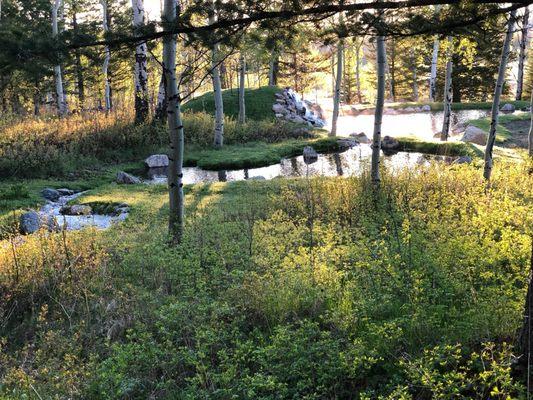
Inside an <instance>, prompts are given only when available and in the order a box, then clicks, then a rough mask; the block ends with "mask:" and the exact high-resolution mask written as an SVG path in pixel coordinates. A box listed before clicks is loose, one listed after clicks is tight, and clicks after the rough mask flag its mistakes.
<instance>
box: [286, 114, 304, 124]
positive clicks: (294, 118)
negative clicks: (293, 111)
mask: <svg viewBox="0 0 533 400" xmlns="http://www.w3.org/2000/svg"><path fill="white" fill-rule="evenodd" d="M289 121H291V122H294V123H297V124H305V122H306V121H305V119H303V118H302V117H300V116H299V115H291V117H290V119H289Z"/></svg>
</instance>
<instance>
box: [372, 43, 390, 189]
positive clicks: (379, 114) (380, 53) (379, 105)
mask: <svg viewBox="0 0 533 400" xmlns="http://www.w3.org/2000/svg"><path fill="white" fill-rule="evenodd" d="M376 40H377V64H378V65H377V75H378V88H377V89H378V92H377V97H376V111H375V112H374V134H373V136H372V162H371V170H370V175H371V178H372V182H373V183H374V185H376V186H378V185H379V183H380V180H381V178H380V174H379V164H380V162H379V161H380V160H379V159H380V155H381V154H380V152H381V121H382V119H383V104H384V102H385V64H386V62H387V55H386V52H385V38H384V37H383V36H378V37H377V39H376Z"/></svg>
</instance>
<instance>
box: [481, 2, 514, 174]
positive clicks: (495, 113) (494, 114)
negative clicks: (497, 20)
mask: <svg viewBox="0 0 533 400" xmlns="http://www.w3.org/2000/svg"><path fill="white" fill-rule="evenodd" d="M515 18H516V10H513V11H511V12H510V14H509V22H508V24H507V32H506V34H505V39H504V41H503V48H502V55H501V60H500V67H499V68H498V79H497V80H496V87H495V88H494V99H493V100H492V110H491V118H490V119H491V121H490V129H489V134H488V136H487V145H486V147H485V167H484V169H483V177H484V178H485V179H486V180H490V175H491V173H492V163H493V160H492V150H493V148H494V142H495V141H496V127H497V126H498V117H499V113H500V97H501V94H502V88H503V82H504V80H505V70H506V68H507V60H508V59H509V48H510V46H511V39H512V37H513V26H514V22H515Z"/></svg>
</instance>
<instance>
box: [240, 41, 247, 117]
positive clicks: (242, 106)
mask: <svg viewBox="0 0 533 400" xmlns="http://www.w3.org/2000/svg"><path fill="white" fill-rule="evenodd" d="M245 81H246V60H245V58H244V53H243V52H242V51H241V53H240V55H239V123H240V124H244V123H245V122H246V104H245V102H244V85H245Z"/></svg>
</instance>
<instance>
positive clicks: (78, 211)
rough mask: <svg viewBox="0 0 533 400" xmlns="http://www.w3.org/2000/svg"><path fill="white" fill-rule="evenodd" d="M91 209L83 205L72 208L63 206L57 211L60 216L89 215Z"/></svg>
mask: <svg viewBox="0 0 533 400" xmlns="http://www.w3.org/2000/svg"><path fill="white" fill-rule="evenodd" d="M92 212H93V209H92V208H91V206H88V205H84V204H75V205H73V206H63V207H61V209H60V210H59V213H60V214H62V215H91V214H92Z"/></svg>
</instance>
